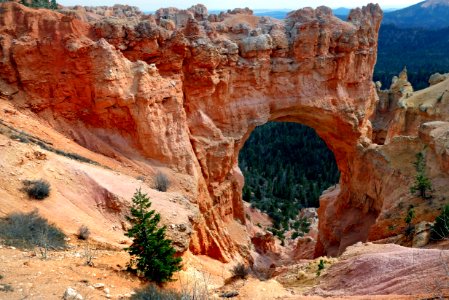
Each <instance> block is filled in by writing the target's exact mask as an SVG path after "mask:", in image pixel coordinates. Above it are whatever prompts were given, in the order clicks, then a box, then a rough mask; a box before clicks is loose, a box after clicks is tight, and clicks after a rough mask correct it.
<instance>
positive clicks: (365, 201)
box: [0, 3, 382, 261]
mask: <svg viewBox="0 0 449 300" xmlns="http://www.w3.org/2000/svg"><path fill="white" fill-rule="evenodd" d="M61 12H62V13H58V12H52V11H48V10H35V9H30V8H26V7H24V6H21V5H20V4H17V3H3V4H1V5H0V36H1V39H0V57H1V61H0V79H1V81H0V84H1V86H2V91H3V94H6V95H8V96H9V97H10V99H11V101H12V102H13V103H14V104H15V105H16V107H19V108H21V109H29V110H31V111H32V112H34V113H35V114H37V115H38V116H39V117H40V118H42V119H44V120H46V121H47V122H48V123H50V124H51V125H52V126H54V127H55V128H56V129H58V130H59V131H61V132H63V133H65V134H66V135H68V136H70V137H72V138H73V139H75V140H76V141H77V142H78V143H80V144H81V145H83V146H85V147H87V148H89V149H94V150H95V151H97V152H100V153H101V152H102V149H101V148H99V147H97V146H96V144H97V143H96V140H97V139H99V140H102V141H107V142H108V143H110V144H112V145H114V146H115V147H116V148H117V149H120V151H122V153H124V155H128V156H130V155H134V154H135V155H137V154H138V155H139V157H143V159H146V160H151V161H153V162H157V163H158V164H161V165H165V166H168V167H170V168H172V169H173V170H176V171H177V172H179V173H182V174H186V175H188V176H189V178H190V180H191V183H192V188H191V190H190V191H189V197H190V201H191V202H193V203H197V205H198V206H199V209H200V212H201V217H199V218H198V219H195V220H191V221H192V222H193V223H194V226H193V227H194V234H193V236H192V238H191V241H190V250H191V251H192V252H193V253H197V254H206V255H209V256H211V257H214V258H217V259H220V260H223V261H227V260H229V259H230V258H231V257H232V256H233V255H235V254H236V253H240V254H242V255H246V254H247V253H248V250H247V247H246V246H242V245H239V244H238V243H236V242H235V239H234V238H233V237H232V235H231V233H230V228H231V227H232V228H234V227H233V225H232V224H235V223H236V222H237V223H238V222H239V223H242V224H244V223H245V217H244V210H243V205H242V199H241V190H242V186H243V178H242V174H241V172H240V170H239V168H238V153H239V150H240V149H241V148H242V147H243V144H244V143H245V140H246V139H247V137H248V136H249V135H250V134H251V131H252V130H253V129H254V128H255V127H256V126H259V125H262V124H264V123H266V122H269V121H281V122H282V121H288V122H298V123H302V124H305V125H308V126H310V127H312V128H314V129H315V130H316V132H317V133H318V135H320V137H321V138H323V140H324V141H325V142H326V144H327V145H328V146H329V148H330V149H331V150H332V151H333V152H334V154H335V158H336V161H337V164H338V166H339V169H340V171H341V180H340V185H339V187H338V188H337V189H334V190H333V191H332V193H328V194H327V196H325V197H323V199H322V205H321V208H320V211H319V215H320V225H319V230H320V235H319V241H318V243H317V248H316V253H317V254H324V253H327V254H333V255H335V254H338V253H340V252H341V250H342V249H344V248H345V247H346V246H347V245H350V244H353V243H355V242H357V241H360V240H366V239H367V238H368V235H369V230H370V228H371V226H372V225H373V224H374V223H375V221H376V218H377V217H378V215H379V212H380V211H381V209H382V195H381V193H382V192H379V191H378V190H377V189H378V188H376V186H374V185H372V182H373V181H374V179H373V178H374V177H376V178H378V177H380V178H382V173H381V172H382V171H378V170H372V169H371V167H372V166H371V165H367V164H366V160H367V159H368V160H369V159H371V158H370V157H369V154H367V151H369V149H371V148H370V147H372V142H371V135H372V128H371V122H370V119H369V118H370V117H371V115H372V114H373V112H374V110H375V104H376V100H377V94H376V89H375V86H374V84H373V83H372V73H373V67H374V64H375V62H376V54H377V37H378V36H377V35H378V29H379V26H380V21H381V19H382V11H381V10H380V8H379V6H377V5H372V4H370V5H368V6H366V7H363V8H362V9H355V10H352V12H351V13H350V15H349V17H348V21H347V22H344V21H341V20H340V19H338V18H336V17H334V16H333V15H332V12H331V10H330V9H329V8H327V7H318V8H317V9H315V10H314V9H311V8H304V9H300V10H297V11H293V12H291V13H290V14H289V15H288V17H287V19H286V20H285V22H282V21H279V20H275V19H272V18H267V17H260V18H259V17H256V16H254V15H252V12H251V11H250V10H248V9H236V10H233V11H228V12H226V13H221V14H219V15H209V14H208V12H207V9H206V8H205V7H204V6H202V5H196V6H194V7H192V8H190V9H188V10H177V9H173V8H169V9H161V10H159V11H157V12H156V14H155V15H149V16H148V15H143V14H141V13H139V12H137V11H135V10H133V9H128V8H127V9H124V8H120V9H116V10H107V9H103V10H94V9H91V8H88V9H87V8H75V9H65V10H62V11H61ZM114 12H116V13H114ZM116 14H117V15H116ZM130 153H134V154H130ZM104 154H106V155H108V153H104Z"/></svg>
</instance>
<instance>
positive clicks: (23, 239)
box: [0, 211, 66, 249]
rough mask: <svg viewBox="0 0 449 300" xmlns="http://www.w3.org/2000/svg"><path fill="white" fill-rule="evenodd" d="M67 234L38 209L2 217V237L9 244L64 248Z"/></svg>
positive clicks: (19, 246)
mask: <svg viewBox="0 0 449 300" xmlns="http://www.w3.org/2000/svg"><path fill="white" fill-rule="evenodd" d="M65 237H66V236H65V234H64V233H63V232H62V231H61V230H60V229H59V228H57V227H55V226H54V225H52V224H49V223H48V221H47V220H46V219H44V218H42V217H41V216H40V215H39V214H38V213H37V211H33V212H30V213H13V214H10V215H9V216H7V217H6V218H4V219H0V238H1V239H2V240H3V242H4V243H5V244H6V245H8V246H14V247H18V248H25V249H32V248H34V247H41V248H45V249H49V248H52V249H58V248H64V247H65V245H66V243H65V240H64V238H65Z"/></svg>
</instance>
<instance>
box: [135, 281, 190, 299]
mask: <svg viewBox="0 0 449 300" xmlns="http://www.w3.org/2000/svg"><path fill="white" fill-rule="evenodd" d="M153 299H154V300H156V299H157V300H184V299H186V300H187V299H191V298H190V297H184V296H183V295H182V294H180V293H177V292H174V291H171V290H162V289H160V288H158V287H156V286H154V285H152V284H150V285H147V286H146V287H144V288H142V289H139V290H137V291H136V293H135V294H134V295H133V296H132V297H131V300H153Z"/></svg>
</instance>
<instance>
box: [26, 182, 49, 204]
mask: <svg viewBox="0 0 449 300" xmlns="http://www.w3.org/2000/svg"><path fill="white" fill-rule="evenodd" d="M23 185H24V188H23V189H24V191H25V192H26V193H27V194H28V196H29V197H30V198H33V199H37V200H43V199H45V198H47V197H48V196H49V195H50V184H49V183H48V182H47V181H45V180H42V179H39V180H24V181H23Z"/></svg>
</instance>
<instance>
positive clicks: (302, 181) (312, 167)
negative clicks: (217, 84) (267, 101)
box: [239, 123, 340, 229]
mask: <svg viewBox="0 0 449 300" xmlns="http://www.w3.org/2000/svg"><path fill="white" fill-rule="evenodd" d="M239 165H240V168H241V169H242V171H243V174H244V176H245V187H244V189H243V199H244V200H246V201H249V202H251V203H252V204H253V205H254V206H256V207H257V208H259V209H261V210H262V211H264V212H266V213H268V214H269V215H270V216H271V217H272V218H273V220H274V223H275V228H277V229H279V228H281V227H283V228H284V229H288V227H289V226H288V221H289V220H294V219H295V218H296V216H297V215H298V212H299V210H300V209H301V208H303V207H318V205H319V202H318V198H319V196H320V195H321V193H322V191H323V190H325V189H327V188H328V187H330V186H332V185H334V184H336V183H337V182H338V179H339V177H340V174H339V171H338V168H337V165H336V162H335V158H334V155H333V153H332V152H331V151H330V150H329V149H328V148H327V146H326V144H325V143H324V142H323V141H322V140H321V139H320V138H319V137H318V136H317V134H316V133H315V131H314V130H313V129H311V128H309V127H307V126H303V125H300V124H295V123H268V124H265V125H264V126H260V127H257V128H256V129H255V130H254V131H253V133H252V134H251V136H250V137H249V139H248V140H247V141H246V143H245V146H244V147H243V149H242V151H240V156H239Z"/></svg>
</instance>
